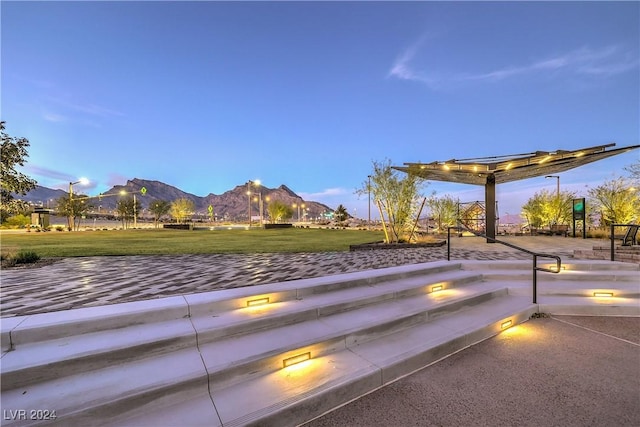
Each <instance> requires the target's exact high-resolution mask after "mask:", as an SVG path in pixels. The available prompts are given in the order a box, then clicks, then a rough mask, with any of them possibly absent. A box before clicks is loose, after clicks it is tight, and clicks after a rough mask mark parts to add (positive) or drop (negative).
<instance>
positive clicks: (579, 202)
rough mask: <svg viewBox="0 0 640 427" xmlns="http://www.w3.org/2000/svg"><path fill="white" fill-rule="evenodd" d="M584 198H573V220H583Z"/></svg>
mask: <svg viewBox="0 0 640 427" xmlns="http://www.w3.org/2000/svg"><path fill="white" fill-rule="evenodd" d="M584 202H585V200H584V198H581V199H573V220H574V221H584Z"/></svg>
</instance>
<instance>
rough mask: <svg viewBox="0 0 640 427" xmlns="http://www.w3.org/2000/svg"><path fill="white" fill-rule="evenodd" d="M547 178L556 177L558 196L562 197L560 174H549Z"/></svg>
mask: <svg viewBox="0 0 640 427" xmlns="http://www.w3.org/2000/svg"><path fill="white" fill-rule="evenodd" d="M545 178H555V179H556V180H557V181H556V197H557V198H558V199H560V177H559V176H558V175H547V176H545Z"/></svg>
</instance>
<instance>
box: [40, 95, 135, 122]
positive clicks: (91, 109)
mask: <svg viewBox="0 0 640 427" xmlns="http://www.w3.org/2000/svg"><path fill="white" fill-rule="evenodd" d="M49 100H50V101H52V102H53V103H55V104H57V105H59V106H61V107H63V108H67V109H69V110H73V111H77V112H80V113H84V114H88V115H90V116H95V117H103V118H104V117H121V116H124V114H123V113H122V112H120V111H117V110H114V109H111V108H107V107H104V106H102V105H98V104H94V103H91V102H77V101H68V100H66V99H62V98H59V97H57V98H54V97H50V98H49Z"/></svg>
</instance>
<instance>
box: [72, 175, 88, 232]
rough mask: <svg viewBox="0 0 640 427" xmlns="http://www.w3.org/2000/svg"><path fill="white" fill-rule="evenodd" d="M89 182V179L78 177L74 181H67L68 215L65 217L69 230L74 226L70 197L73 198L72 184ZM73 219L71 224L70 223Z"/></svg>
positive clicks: (73, 211)
mask: <svg viewBox="0 0 640 427" xmlns="http://www.w3.org/2000/svg"><path fill="white" fill-rule="evenodd" d="M88 183H89V180H88V179H87V178H80V179H79V180H77V181H75V182H69V215H70V216H68V217H67V225H68V227H69V231H71V228H72V227H75V219H73V218H74V216H75V211H76V210H75V209H74V208H73V203H72V199H73V186H74V185H76V184H82V185H87V184H88ZM72 219H73V224H72V223H71V221H72Z"/></svg>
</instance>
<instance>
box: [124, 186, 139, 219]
mask: <svg viewBox="0 0 640 427" xmlns="http://www.w3.org/2000/svg"><path fill="white" fill-rule="evenodd" d="M120 194H122V195H123V196H124V195H126V194H129V193H127V192H126V191H124V190H122V191H120ZM133 228H138V202H137V200H136V193H135V192H134V193H133Z"/></svg>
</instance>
